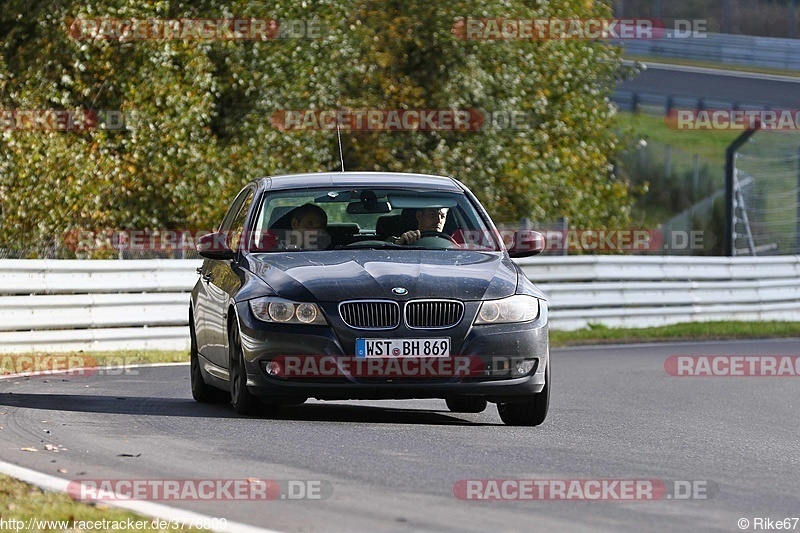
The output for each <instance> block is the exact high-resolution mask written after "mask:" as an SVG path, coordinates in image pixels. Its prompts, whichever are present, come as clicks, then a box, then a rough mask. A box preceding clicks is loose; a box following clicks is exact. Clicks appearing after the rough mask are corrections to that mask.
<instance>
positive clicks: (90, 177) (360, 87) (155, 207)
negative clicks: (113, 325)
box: [0, 0, 630, 253]
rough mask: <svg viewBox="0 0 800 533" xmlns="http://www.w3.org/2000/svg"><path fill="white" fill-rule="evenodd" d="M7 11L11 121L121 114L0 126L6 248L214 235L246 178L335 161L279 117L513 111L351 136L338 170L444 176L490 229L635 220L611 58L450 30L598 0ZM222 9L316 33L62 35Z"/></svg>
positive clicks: (132, 1) (571, 11) (0, 64)
mask: <svg viewBox="0 0 800 533" xmlns="http://www.w3.org/2000/svg"><path fill="white" fill-rule="evenodd" d="M6 4H7V5H5V6H4V8H3V11H2V14H0V109H2V110H5V112H6V116H7V115H8V112H9V111H10V110H73V111H75V112H77V113H79V114H80V113H81V112H82V111H83V110H95V111H97V112H98V113H99V114H100V115H103V113H102V110H111V111H112V112H122V113H124V114H125V117H126V119H127V122H128V128H127V129H126V130H124V131H110V130H106V129H91V130H88V131H72V132H60V131H49V132H45V131H38V130H35V131H3V132H0V213H1V214H2V224H1V225H0V248H3V247H5V248H16V249H23V250H32V253H39V250H41V249H42V248H43V247H44V246H46V245H47V244H48V243H51V242H52V241H53V240H54V239H55V240H57V241H58V242H63V239H64V238H65V236H68V235H70V234H71V233H74V232H75V231H80V230H92V231H97V230H104V229H176V228H196V229H205V228H211V227H213V226H215V225H216V224H217V223H218V221H219V220H220V218H221V216H222V214H223V212H224V209H225V207H226V205H227V202H228V200H229V198H230V197H231V196H232V195H233V194H234V193H235V192H236V191H238V189H239V188H240V187H241V186H242V185H243V184H244V183H246V182H247V181H249V180H250V179H253V178H255V177H259V176H263V175H269V174H278V173H288V172H301V171H302V172H305V171H320V170H336V169H338V167H339V161H338V150H337V147H336V146H337V145H336V136H335V134H334V133H333V132H332V131H282V130H281V129H280V128H277V127H276V126H275V124H274V123H273V122H274V121H272V122H271V119H273V118H274V116H275V114H276V113H279V112H281V111H282V110H287V109H317V110H322V109H340V108H351V109H385V110H388V109H481V110H483V111H484V112H490V113H501V114H502V113H511V112H523V113H525V114H527V115H526V116H528V117H529V118H530V119H531V122H530V124H528V125H527V126H526V128H527V129H525V130H514V131H510V130H493V129H487V130H483V131H475V132H455V131H433V132H382V133H377V132H351V133H346V134H344V135H343V141H344V148H345V158H346V166H347V169H348V170H355V169H363V170H402V171H415V172H431V173H437V174H446V175H452V176H455V177H457V178H459V179H461V180H463V181H464V182H465V183H466V184H467V185H469V186H470V187H472V188H474V190H475V192H476V193H477V195H478V196H479V198H480V199H481V201H483V202H484V203H485V204H486V205H487V207H488V208H489V210H490V211H491V212H492V214H493V215H494V216H496V217H497V218H498V219H501V220H507V221H512V220H516V219H518V218H520V217H522V216H527V217H530V218H534V219H539V220H550V219H554V218H556V217H559V216H568V217H570V219H571V221H572V223H573V224H575V225H577V226H585V227H606V226H613V227H624V226H625V224H627V222H628V220H629V212H630V199H629V197H628V194H627V184H626V183H623V182H620V181H617V180H615V179H614V177H613V174H612V172H611V163H610V161H611V160H612V158H613V154H614V152H615V149H616V141H615V138H614V135H613V133H612V118H613V109H612V107H611V105H610V102H609V98H608V96H609V93H610V91H611V89H612V87H613V84H614V81H615V76H617V71H618V68H619V64H620V58H619V52H618V50H616V49H615V48H613V47H610V46H609V45H607V44H605V43H600V42H586V41H533V42H532V41H470V40H464V39H462V38H460V37H459V35H458V31H457V28H458V20H459V17H464V16H471V17H508V18H544V17H570V18H586V17H592V16H594V17H608V16H610V13H609V10H608V8H607V7H604V6H601V5H598V6H595V5H594V2H587V1H585V0H570V1H565V2H560V3H558V5H551V4H545V5H544V6H538V7H536V6H537V5H538V3H536V4H534V7H530V6H529V5H528V4H529V3H528V2H522V1H512V2H504V3H502V4H501V3H499V2H497V3H494V2H492V3H486V2H478V1H471V0H470V1H459V2H455V3H450V4H447V5H436V4H435V3H433V2H422V1H419V0H412V1H405V2H399V1H390V2H378V1H376V0H362V1H360V2H346V1H341V0H327V1H323V2H315V3H292V5H288V4H287V5H284V4H280V5H269V6H268V7H264V6H262V5H260V4H255V3H252V2H248V1H245V0H234V1H229V2H222V1H217V0H203V1H202V2H189V1H188V0H177V1H171V2H156V3H153V4H149V5H143V4H142V3H141V2H138V1H136V0H88V1H87V0H81V1H78V0H60V1H57V2H52V1H43V0H39V1H35V0H11V1H10V2H6ZM553 4H555V3H553ZM232 17H237V18H242V17H254V18H272V19H275V20H278V21H284V22H286V21H291V20H298V21H306V22H308V21H312V20H313V21H316V22H318V23H319V26H320V27H322V28H324V31H323V32H322V33H321V35H320V36H318V37H314V38H277V39H271V40H267V41H263V42H262V41H198V40H161V41H159V40H155V41H135V40H134V41H131V40H127V41H126V40H124V39H123V40H105V39H77V38H75V34H76V32H75V26H74V23H75V21H76V20H78V21H84V20H86V19H101V18H112V19H123V20H124V19H130V18H136V19H147V18H151V19H181V18H232ZM454 29H455V30H456V31H455V33H454ZM101 118H102V116H101Z"/></svg>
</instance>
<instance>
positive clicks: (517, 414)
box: [497, 361, 550, 426]
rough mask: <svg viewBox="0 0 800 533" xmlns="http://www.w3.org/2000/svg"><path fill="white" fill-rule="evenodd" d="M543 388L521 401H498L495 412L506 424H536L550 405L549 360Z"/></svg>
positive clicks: (540, 421) (545, 413) (543, 417)
mask: <svg viewBox="0 0 800 533" xmlns="http://www.w3.org/2000/svg"><path fill="white" fill-rule="evenodd" d="M544 376H545V377H544V380H545V383H544V389H542V392H540V393H538V394H534V395H533V397H532V398H531V399H530V400H527V401H525V402H522V403H498V404H497V413H498V414H499V415H500V419H501V420H502V421H503V422H504V423H505V424H506V425H507V426H538V425H540V424H541V423H542V422H544V420H545V419H546V418H547V408H548V406H549V405H550V362H549V361H548V364H547V368H546V369H545V371H544Z"/></svg>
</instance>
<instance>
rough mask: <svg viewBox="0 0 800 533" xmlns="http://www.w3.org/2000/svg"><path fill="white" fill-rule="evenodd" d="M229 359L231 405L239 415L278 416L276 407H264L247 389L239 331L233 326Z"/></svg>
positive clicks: (277, 407)
mask: <svg viewBox="0 0 800 533" xmlns="http://www.w3.org/2000/svg"><path fill="white" fill-rule="evenodd" d="M230 335H231V336H230V343H229V346H230V359H231V373H230V379H231V395H230V398H231V404H232V405H233V409H234V410H235V411H236V412H237V413H239V414H240V415H255V414H263V415H266V416H274V415H276V414H278V409H280V406H278V405H265V404H263V403H261V400H259V399H258V397H257V396H255V395H253V394H252V393H251V392H250V391H249V390H248V389H247V369H246V367H245V366H244V352H243V351H242V342H241V338H240V337H239V331H238V330H237V329H236V327H235V326H234V327H233V328H231V334H230Z"/></svg>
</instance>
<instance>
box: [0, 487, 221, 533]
mask: <svg viewBox="0 0 800 533" xmlns="http://www.w3.org/2000/svg"><path fill="white" fill-rule="evenodd" d="M0 516H2V518H3V522H2V523H0V526H1V527H0V531H15V532H19V531H125V530H128V531H152V532H156V531H158V532H163V531H171V530H172V526H171V525H170V523H169V522H168V521H166V520H161V519H153V518H150V517H143V516H140V515H137V514H135V513H132V512H130V511H126V510H123V509H117V508H114V507H109V506H105V505H102V504H97V505H92V504H88V503H81V502H78V501H75V500H73V499H72V498H70V497H69V496H68V495H67V494H63V493H59V492H49V491H43V490H41V489H39V488H38V487H34V486H33V485H28V484H27V483H23V482H22V481H18V480H16V479H14V478H12V477H9V476H6V475H4V474H0ZM154 520H156V522H155V523H154ZM131 525H132V526H133V527H130V526H131ZM178 525H180V524H178ZM98 526H99V527H98ZM154 526H155V527H154ZM160 526H166V527H160ZM187 526H188V524H187ZM186 530H189V528H188V527H187V528H186ZM193 531H206V530H200V529H193Z"/></svg>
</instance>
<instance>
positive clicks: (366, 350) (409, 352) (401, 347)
mask: <svg viewBox="0 0 800 533" xmlns="http://www.w3.org/2000/svg"><path fill="white" fill-rule="evenodd" d="M449 356H450V337H444V338H440V339H356V357H364V358H368V357H449Z"/></svg>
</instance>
